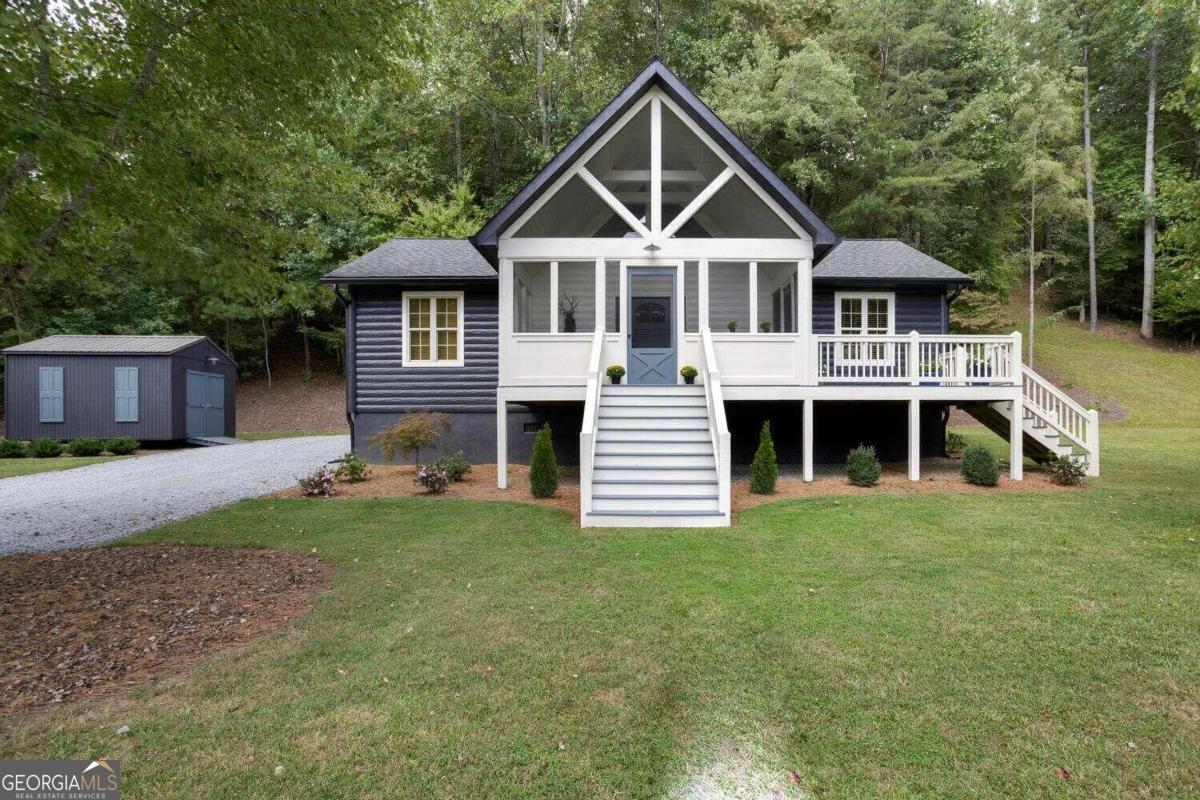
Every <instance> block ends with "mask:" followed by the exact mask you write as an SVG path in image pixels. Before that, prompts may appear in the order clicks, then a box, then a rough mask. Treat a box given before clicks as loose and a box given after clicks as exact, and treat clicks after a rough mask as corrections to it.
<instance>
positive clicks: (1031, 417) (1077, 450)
mask: <svg viewBox="0 0 1200 800" xmlns="http://www.w3.org/2000/svg"><path fill="white" fill-rule="evenodd" d="M1022 369H1023V372H1024V375H1023V378H1024V380H1023V386H1024V397H1023V400H1022V403H1023V408H1022V420H1021V433H1022V443H1023V448H1024V452H1025V455H1026V456H1028V457H1029V458H1032V459H1033V460H1034V461H1036V462H1038V463H1045V462H1047V461H1050V460H1052V459H1054V458H1057V457H1059V456H1068V457H1070V458H1071V459H1073V460H1074V461H1076V462H1077V463H1079V464H1080V465H1081V466H1083V467H1084V469H1085V470H1086V472H1087V474H1088V475H1092V476H1095V475H1099V474H1100V431H1099V418H1098V414H1097V412H1096V411H1094V410H1090V409H1086V408H1084V407H1083V406H1082V405H1080V404H1079V403H1077V402H1076V401H1075V400H1073V399H1071V398H1070V397H1069V396H1068V395H1067V394H1066V393H1065V392H1063V391H1062V390H1061V389H1059V388H1058V387H1056V386H1054V385H1053V384H1051V383H1050V382H1049V381H1047V380H1046V379H1045V378H1043V377H1042V376H1041V375H1038V374H1037V373H1036V372H1034V371H1033V370H1031V369H1029V368H1028V367H1022ZM959 407H960V408H962V410H963V411H966V412H967V413H968V414H970V415H971V416H972V417H974V418H975V419H976V420H978V421H979V422H980V423H982V424H983V425H984V426H985V427H987V428H988V429H989V430H991V431H992V432H994V433H996V434H998V435H999V436H1003V437H1005V438H1008V435H1009V430H1010V422H1009V421H1010V420H1011V419H1012V403H1008V402H992V403H963V404H960V406H959Z"/></svg>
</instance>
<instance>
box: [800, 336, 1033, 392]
mask: <svg viewBox="0 0 1200 800" xmlns="http://www.w3.org/2000/svg"><path fill="white" fill-rule="evenodd" d="M813 347H814V353H813V359H812V364H813V365H814V369H815V372H816V375H815V376H814V381H813V382H814V383H909V384H912V385H914V386H964V385H973V384H980V385H997V384H999V385H1015V384H1017V383H1018V381H1019V373H1020V363H1021V362H1020V351H1021V345H1020V342H1019V338H1018V337H1016V336H926V335H922V334H918V333H915V332H914V333H910V334H908V335H905V336H829V335H817V336H814V337H813Z"/></svg>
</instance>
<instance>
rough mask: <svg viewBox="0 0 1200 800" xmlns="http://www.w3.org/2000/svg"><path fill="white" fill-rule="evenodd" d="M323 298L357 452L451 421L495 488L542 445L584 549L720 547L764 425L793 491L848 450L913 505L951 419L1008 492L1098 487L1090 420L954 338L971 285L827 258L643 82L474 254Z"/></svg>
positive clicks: (874, 257) (950, 276)
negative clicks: (1075, 475)
mask: <svg viewBox="0 0 1200 800" xmlns="http://www.w3.org/2000/svg"><path fill="white" fill-rule="evenodd" d="M324 280H325V281H326V282H327V283H330V284H334V285H335V286H336V287H338V291H339V294H340V296H341V297H342V298H343V299H344V302H345V306H346V329H347V339H348V345H347V354H348V359H347V362H348V364H349V381H348V386H347V411H348V416H349V419H350V424H351V428H352V431H353V440H354V447H355V449H356V450H357V451H359V452H362V453H365V454H367V455H368V456H372V455H374V453H373V451H372V448H371V445H370V441H371V436H372V435H373V434H375V433H376V432H378V431H380V430H381V429H383V428H385V427H387V426H390V425H391V424H393V423H394V422H395V420H396V419H397V417H398V416H399V415H401V414H404V413H406V412H411V411H418V410H437V411H442V412H445V413H447V414H449V415H451V417H452V419H453V430H452V433H451V434H450V436H449V437H448V441H447V442H446V443H445V447H447V448H450V449H463V450H465V451H467V453H468V455H469V456H470V457H472V458H473V459H475V460H485V459H486V460H487V461H490V460H491V459H492V458H493V455H492V454H494V458H495V461H496V462H497V465H498V467H499V470H498V476H499V478H498V480H499V485H500V486H501V488H503V487H505V485H506V482H507V463H508V460H509V459H514V460H516V461H524V460H525V459H527V458H528V455H529V452H530V447H531V442H532V438H533V437H532V434H533V433H534V432H536V431H537V429H538V428H539V427H540V426H541V424H542V423H543V422H546V421H548V422H550V423H551V425H552V428H553V431H554V433H555V437H556V438H555V447H556V450H557V452H558V455H559V458H560V461H561V462H565V463H568V464H573V463H577V464H579V467H580V478H581V487H580V488H581V492H580V493H581V496H582V499H581V505H582V508H581V512H582V516H581V519H582V521H583V524H584V525H663V526H667V525H725V524H728V522H729V510H730V470H731V465H732V463H733V462H734V461H739V462H744V461H747V460H749V458H750V455H751V454H752V452H753V449H754V446H755V445H756V443H757V434H758V427H759V425H760V424H761V421H762V420H763V419H770V420H772V421H773V423H774V424H773V428H774V433H775V441H776V445H777V448H778V450H779V452H780V455H781V457H782V458H783V459H784V460H792V461H795V462H797V463H800V464H802V465H803V474H804V477H805V479H806V480H811V479H812V473H813V464H814V462H815V461H817V460H841V459H843V458H844V457H845V453H846V451H847V450H848V449H849V448H850V447H852V446H854V445H856V444H858V443H859V442H868V443H873V444H875V445H876V447H877V448H878V449H879V451H880V453H881V456H882V457H883V458H884V459H890V458H895V459H899V460H905V459H906V460H907V462H908V475H909V477H910V478H911V479H912V480H918V479H919V478H920V457H921V456H922V455H930V454H940V453H942V452H943V449H944V433H945V424H946V418H947V414H948V409H949V408H950V407H952V406H958V407H961V408H964V409H967V410H968V411H970V412H971V413H973V414H975V415H976V416H977V417H978V418H979V419H980V420H982V421H983V422H985V424H987V425H989V426H990V427H992V428H993V429H994V430H996V431H997V432H999V433H1000V434H1001V435H1003V436H1004V437H1006V438H1007V439H1008V440H1009V443H1010V452H1011V454H1012V457H1011V459H1010V460H1011V466H1010V470H1011V476H1012V478H1014V479H1016V480H1020V479H1021V477H1022V455H1023V454H1029V455H1032V456H1035V457H1037V458H1043V459H1044V458H1049V457H1051V456H1055V455H1059V454H1071V455H1074V456H1075V457H1076V458H1079V459H1081V460H1082V461H1084V462H1086V465H1087V468H1088V470H1089V472H1091V473H1092V474H1096V473H1097V471H1098V469H1099V460H1098V459H1099V447H1098V426H1097V421H1096V414H1095V412H1091V411H1087V410H1085V409H1084V408H1082V407H1081V406H1079V405H1078V404H1077V403H1075V402H1074V401H1073V400H1071V399H1070V398H1069V397H1067V396H1066V395H1065V394H1064V393H1063V392H1061V391H1059V390H1058V389H1056V388H1055V387H1054V386H1052V385H1050V384H1049V383H1048V382H1047V381H1046V380H1044V379H1043V378H1041V377H1040V376H1038V375H1037V374H1036V373H1034V372H1033V371H1031V370H1029V369H1028V368H1026V367H1024V366H1023V365H1022V363H1021V337H1020V335H1019V334H1017V333H1014V334H1012V335H1011V336H959V335H950V333H949V324H948V316H949V303H950V301H951V299H952V298H953V297H954V296H955V295H956V294H957V293H958V292H959V291H961V289H962V288H963V287H964V286H966V285H968V284H969V283H970V279H969V278H968V277H967V276H966V275H964V274H963V273H961V272H959V271H958V270H955V269H953V268H952V267H949V266H947V265H946V264H943V263H941V262H939V261H937V260H936V259H934V258H931V257H930V256H928V255H925V254H923V253H921V252H919V251H917V250H915V249H913V248H911V247H909V246H907V245H905V244H903V243H901V242H899V241H896V240H891V239H885V240H843V239H841V238H840V237H838V236H837V234H836V233H835V232H834V231H833V230H832V229H831V228H830V227H829V225H828V224H826V222H825V221H824V220H822V219H821V218H820V217H819V216H818V215H817V214H816V213H815V212H814V211H813V210H812V209H811V208H809V207H808V206H807V205H806V204H805V203H804V202H803V201H802V200H801V199H800V198H799V197H798V196H797V195H796V193H795V192H793V191H792V190H791V189H790V188H788V186H787V185H786V184H785V183H784V182H783V181H782V180H781V179H780V178H779V176H777V175H776V174H775V173H773V172H772V171H771V170H770V169H769V168H768V167H767V166H766V165H765V164H764V163H763V162H762V161H761V160H760V159H759V158H758V157H757V156H756V155H755V154H754V153H753V152H752V151H751V150H750V149H749V148H748V147H747V146H746V144H745V143H744V142H742V141H741V140H740V139H738V137H737V136H736V135H735V134H734V133H733V132H732V131H731V130H730V129H729V128H728V127H727V126H726V125H725V124H724V123H723V122H722V121H721V120H720V119H719V118H718V117H717V116H716V115H715V114H714V113H713V112H712V111H711V110H710V109H709V108H708V107H706V106H705V105H704V103H703V102H701V101H700V99H699V98H698V97H697V96H696V95H695V94H694V93H693V92H692V91H690V90H689V89H688V88H687V87H686V86H685V85H684V84H683V83H682V82H681V81H680V80H679V78H678V77H677V76H675V75H674V73H672V72H671V71H670V70H669V69H667V67H666V66H664V65H663V64H662V63H661V62H660V61H658V60H655V61H653V62H651V63H650V64H649V65H648V66H647V67H646V68H645V69H644V70H643V71H642V72H641V73H640V74H639V75H638V76H637V77H636V78H635V79H634V80H633V81H632V82H631V83H630V84H629V85H628V86H626V87H625V89H624V90H623V91H622V92H621V93H620V94H619V95H618V96H617V97H616V98H614V99H613V100H612V102H610V103H609V104H608V105H607V106H606V107H605V108H604V110H602V111H601V112H600V113H599V114H598V115H597V116H596V118H595V119H593V120H592V121H591V122H590V123H588V125H587V126H586V127H585V128H584V129H583V130H582V131H580V132H579V134H578V135H577V136H576V137H575V138H574V139H573V140H572V141H571V142H570V143H569V144H568V145H567V146H566V147H564V148H563V150H562V151H561V152H560V153H558V154H557V155H556V156H555V157H554V158H553V159H552V160H551V161H550V162H549V163H548V164H547V165H546V166H545V168H544V169H542V171H541V172H539V173H538V174H537V175H536V176H535V177H534V178H533V179H532V180H531V181H530V182H529V183H528V184H527V185H526V186H525V187H524V188H523V189H521V191H520V192H518V193H517V195H516V196H515V197H513V198H512V199H511V200H510V201H509V202H508V203H507V204H506V205H505V206H504V207H503V208H502V209H501V210H500V211H499V212H498V213H497V214H496V215H495V216H494V217H493V218H492V219H491V220H489V221H488V222H487V223H486V224H485V225H484V226H483V228H482V229H481V230H480V231H479V232H478V233H477V234H476V235H475V236H474V237H472V238H471V239H469V240H466V239H463V240H418V239H398V240H395V241H391V242H388V243H387V244H384V245H383V246H382V247H380V248H378V249H377V250H375V251H373V252H371V253H368V254H366V255H364V256H362V257H361V258H359V259H357V260H355V261H352V262H350V263H349V264H346V265H345V266H343V267H341V268H339V269H337V270H335V271H334V272H332V273H330V274H329V275H328V276H326V277H325V278H324ZM614 364H617V365H622V366H623V367H625V369H626V370H627V371H628V372H627V376H626V382H624V383H622V384H620V385H612V384H611V383H609V382H608V381H607V380H606V379H605V369H606V367H608V366H609V365H614ZM684 365H692V366H694V367H695V368H696V369H697V370H698V371H699V378H698V380H697V383H696V384H695V385H687V384H685V383H684V382H683V381H682V379H681V377H680V375H679V369H680V367H682V366H684Z"/></svg>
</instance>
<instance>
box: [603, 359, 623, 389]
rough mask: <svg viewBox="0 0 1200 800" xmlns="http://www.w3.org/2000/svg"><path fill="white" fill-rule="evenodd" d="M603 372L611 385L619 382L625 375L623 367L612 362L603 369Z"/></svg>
mask: <svg viewBox="0 0 1200 800" xmlns="http://www.w3.org/2000/svg"><path fill="white" fill-rule="evenodd" d="M604 374H605V375H607V376H608V379H609V380H610V381H612V383H613V385H616V384H618V383H620V382H621V378H624V377H625V368H624V367H622V366H621V365H620V364H613V365H612V366H611V367H609V368H608V369H606V370H604Z"/></svg>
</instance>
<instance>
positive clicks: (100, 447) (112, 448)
mask: <svg viewBox="0 0 1200 800" xmlns="http://www.w3.org/2000/svg"><path fill="white" fill-rule="evenodd" d="M137 449H138V441H137V439H134V438H133V437H132V436H118V437H116V438H114V439H93V438H90V437H80V438H78V439H72V440H71V441H70V442H68V443H67V444H66V445H64V444H62V443H61V442H59V441H57V440H56V439H49V438H42V439H34V440H33V441H32V442H29V443H28V444H26V443H25V442H22V441H18V440H16V439H0V458H25V457H29V458H57V457H58V456H60V455H62V454H63V451H64V450H65V451H66V452H68V453H70V454H71V455H73V456H98V455H100V454H101V453H111V454H113V455H114V456H127V455H130V454H131V453H136V452H137Z"/></svg>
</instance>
